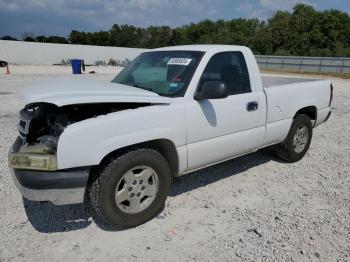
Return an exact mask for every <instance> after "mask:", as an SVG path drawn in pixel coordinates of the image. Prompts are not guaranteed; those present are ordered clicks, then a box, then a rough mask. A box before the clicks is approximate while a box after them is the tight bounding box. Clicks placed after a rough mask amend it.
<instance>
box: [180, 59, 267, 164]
mask: <svg viewBox="0 0 350 262" xmlns="http://www.w3.org/2000/svg"><path fill="white" fill-rule="evenodd" d="M206 81H222V82H224V83H225V84H226V87H227V90H228V97H227V98H223V99H209V100H202V101H196V100H193V102H191V103H188V104H187V106H186V116H187V120H186V121H187V149H188V170H189V171H191V170H195V169H198V168H201V167H204V166H207V165H211V164H214V163H216V162H220V161H224V160H227V159H230V158H233V157H235V156H238V155H241V154H244V153H247V152H250V151H252V150H254V149H255V148H256V146H257V142H258V141H261V139H262V136H263V135H264V132H265V129H264V126H259V125H260V122H259V116H260V115H259V97H258V95H257V93H255V92H252V90H251V87H250V80H249V74H248V69H247V66H246V63H245V59H244V56H243V54H242V53H241V52H223V53H218V54H215V55H214V56H213V57H212V58H211V59H210V61H209V62H208V64H207V66H206V68H205V70H204V72H203V75H202V77H201V80H200V83H199V86H198V88H201V86H202V85H203V83H204V82H206Z"/></svg>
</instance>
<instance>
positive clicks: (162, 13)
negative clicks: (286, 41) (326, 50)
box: [0, 0, 350, 39]
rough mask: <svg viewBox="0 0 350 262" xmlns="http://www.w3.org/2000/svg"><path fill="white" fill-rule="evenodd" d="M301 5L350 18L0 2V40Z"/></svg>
mask: <svg viewBox="0 0 350 262" xmlns="http://www.w3.org/2000/svg"><path fill="white" fill-rule="evenodd" d="M298 2H303V3H307V4H310V5H312V6H314V7H315V8H316V9H318V10H325V9H331V8H334V9H339V10H342V11H345V12H347V13H350V0H245V1H244V0H114V1H113V0H0V37H1V36H5V35H11V36H13V37H17V38H19V39H20V38H22V36H23V35H24V34H25V33H33V34H34V36H37V35H47V36H48V35H61V36H65V37H67V36H68V35H69V33H70V31H71V30H79V31H89V32H93V31H99V30H109V29H110V28H111V27H112V25H113V24H129V25H135V26H139V27H148V26H150V25H168V26H170V27H176V26H181V25H184V24H188V23H191V22H199V21H201V20H204V19H211V20H218V19H226V20H228V19H233V18H240V17H243V18H259V19H263V20H266V19H267V18H268V17H269V16H271V15H272V14H273V13H274V12H275V11H276V10H288V11H291V10H292V8H293V6H294V5H295V4H296V3H298Z"/></svg>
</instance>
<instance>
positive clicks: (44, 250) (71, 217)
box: [0, 66, 350, 261]
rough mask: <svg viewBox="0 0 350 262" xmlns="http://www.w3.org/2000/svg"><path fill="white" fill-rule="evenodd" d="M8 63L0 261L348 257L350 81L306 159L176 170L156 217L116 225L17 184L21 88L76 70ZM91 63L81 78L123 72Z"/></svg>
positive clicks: (338, 86)
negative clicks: (14, 158)
mask: <svg viewBox="0 0 350 262" xmlns="http://www.w3.org/2000/svg"><path fill="white" fill-rule="evenodd" d="M0 70H1V69H0ZM11 70H12V74H11V75H5V74H3V72H0V199H1V204H0V232H1V236H0V261H67V260H78V261H81V260H82V261H86V260H87V261H96V260H98V261H111V260H113V261H165V260H166V261H241V260H242V261H243V260H244V261H260V260H261V261H272V260H278V261H281V260H283V261H306V260H307V261H309V260H311V261H318V260H320V261H350V257H349V256H350V255H349V254H350V176H349V171H350V160H349V158H350V87H349V85H350V80H342V79H337V78H333V81H334V86H335V102H334V105H335V106H336V109H335V111H334V114H333V115H332V117H331V119H330V120H329V122H327V123H326V124H323V125H321V126H320V127H318V128H317V129H315V131H314V138H313V141H312V144H311V148H310V150H309V152H308V153H307V155H306V156H305V158H304V159H303V160H302V161H300V162H298V163H295V164H286V163H282V162H280V161H279V160H278V159H277V158H276V157H275V155H274V154H273V152H272V151H271V150H270V149H264V150H261V151H259V152H256V153H254V154H250V155H247V156H244V157H240V158H238V159H235V160H232V161H228V162H225V163H223V164H220V165H217V166H214V167H211V168H207V169H205V170H202V171H200V172H196V173H193V174H191V175H188V176H183V177H181V178H177V179H175V181H174V184H173V186H172V191H171V195H170V197H169V198H168V200H167V202H166V208H165V210H164V211H163V212H162V213H161V214H160V215H159V216H158V217H157V218H155V219H153V220H152V221H150V222H148V223H146V224H144V225H142V226H139V227H137V228H133V229H129V230H123V231H114V230H112V229H110V228H109V227H108V226H106V225H105V224H103V223H102V222H101V221H100V220H99V219H97V218H96V217H95V215H94V213H93V211H92V210H91V208H90V207H89V205H88V204H81V205H70V206H61V207H60V206H54V205H52V204H48V203H45V204H40V203H35V202H31V201H27V200H23V199H22V197H21V196H20V194H19V192H18V191H17V190H16V188H15V186H14V184H13V182H12V179H11V177H10V173H9V171H8V168H7V151H8V148H9V147H10V145H11V143H12V142H13V141H14V139H15V137H16V136H17V132H16V123H17V117H16V114H17V112H18V110H19V109H20V108H21V107H22V106H23V105H22V104H21V102H20V101H18V100H17V99H16V97H15V92H16V89H17V88H18V87H20V86H23V85H26V84H29V83H33V82H35V81H40V80H42V79H45V78H48V77H50V76H53V75H61V74H69V72H70V69H69V68H58V67H33V66H32V67H30V66H27V67H25V66H17V67H12V68H11ZM91 70H95V71H96V74H94V75H87V74H86V75H82V76H81V77H91V78H95V79H100V80H110V79H112V78H113V75H114V74H115V73H116V72H117V71H118V70H117V69H115V68H108V67H107V68H94V69H91ZM88 71H90V69H88Z"/></svg>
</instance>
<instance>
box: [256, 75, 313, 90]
mask: <svg viewBox="0 0 350 262" xmlns="http://www.w3.org/2000/svg"><path fill="white" fill-rule="evenodd" d="M261 77H262V81H263V85H264V87H265V88H269V87H272V86H281V85H289V84H296V83H301V82H311V81H319V80H320V79H317V78H305V77H293V76H276V75H267V74H263V75H262V76H261Z"/></svg>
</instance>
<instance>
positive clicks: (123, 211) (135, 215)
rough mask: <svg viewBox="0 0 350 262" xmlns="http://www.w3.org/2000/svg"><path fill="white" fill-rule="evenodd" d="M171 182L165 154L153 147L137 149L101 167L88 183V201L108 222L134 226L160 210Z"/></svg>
mask: <svg viewBox="0 0 350 262" xmlns="http://www.w3.org/2000/svg"><path fill="white" fill-rule="evenodd" d="M170 183H171V173H170V168H169V165H168V163H167V161H166V160H165V159H164V157H163V156H162V155H161V154H159V153H158V152H157V151H155V150H152V149H136V150H134V151H130V152H128V153H126V154H124V155H121V156H119V157H117V158H115V159H114V160H112V161H111V162H110V163H109V164H108V165H107V166H106V167H104V168H102V170H101V172H100V174H99V176H98V177H97V179H95V181H94V182H93V183H92V185H91V188H90V192H89V195H90V201H91V204H92V206H93V207H94V209H95V210H96V212H97V213H98V214H99V215H100V216H101V217H102V218H103V219H104V220H105V221H106V222H107V223H108V224H111V225H113V226H117V227H123V228H129V227H135V226H138V225H141V224H143V223H145V222H147V221H148V220H150V219H152V218H153V217H154V216H156V215H157V214H158V213H159V212H160V211H161V209H162V208H163V206H164V202H165V200H166V198H167V195H168V192H169V188H170Z"/></svg>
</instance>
